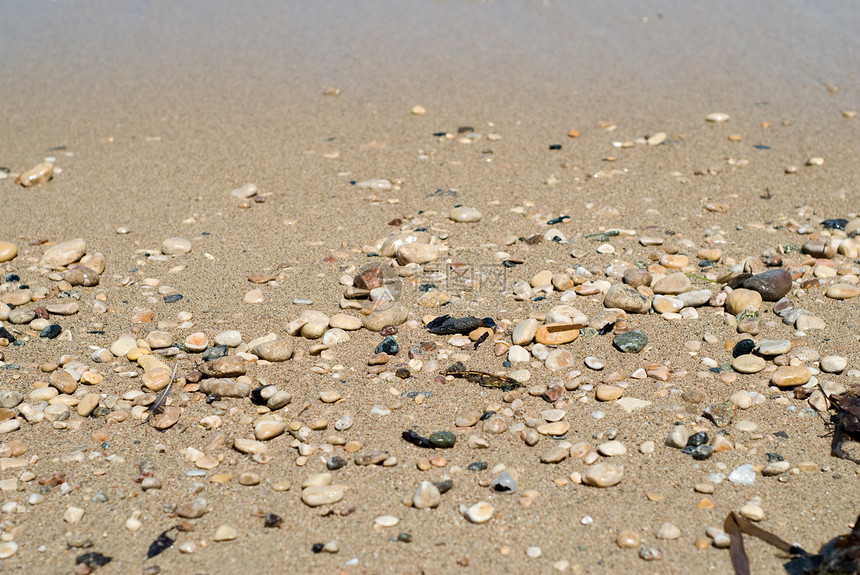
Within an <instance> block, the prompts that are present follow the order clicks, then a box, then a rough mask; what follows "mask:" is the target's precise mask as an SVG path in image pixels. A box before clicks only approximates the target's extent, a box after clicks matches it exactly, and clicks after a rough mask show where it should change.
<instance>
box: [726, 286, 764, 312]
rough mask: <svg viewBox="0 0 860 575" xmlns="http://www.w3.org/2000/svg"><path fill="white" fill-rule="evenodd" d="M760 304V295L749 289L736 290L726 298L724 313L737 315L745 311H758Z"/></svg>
mask: <svg viewBox="0 0 860 575" xmlns="http://www.w3.org/2000/svg"><path fill="white" fill-rule="evenodd" d="M761 304H762V297H761V294H760V293H758V292H757V291H753V290H750V289H744V288H738V289H736V290H734V291H732V293H730V294H729V295H728V297H727V298H726V311H727V312H729V313H730V314H732V315H738V314H739V313H742V312H744V311H746V310H750V309H751V310H754V311H758V309H759V308H760V307H761Z"/></svg>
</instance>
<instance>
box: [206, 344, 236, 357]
mask: <svg viewBox="0 0 860 575" xmlns="http://www.w3.org/2000/svg"><path fill="white" fill-rule="evenodd" d="M229 352H230V348H229V347H227V346H226V345H213V346H212V347H207V348H206V349H205V350H203V361H212V360H213V359H218V358H219V357H224V356H225V355H227V354H228V353H229Z"/></svg>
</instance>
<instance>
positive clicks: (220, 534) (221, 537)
mask: <svg viewBox="0 0 860 575" xmlns="http://www.w3.org/2000/svg"><path fill="white" fill-rule="evenodd" d="M238 536H239V531H237V530H236V528H235V527H231V526H230V525H221V526H220V527H218V529H216V530H215V535H214V536H213V537H212V540H213V541H233V540H234V539H236V537H238Z"/></svg>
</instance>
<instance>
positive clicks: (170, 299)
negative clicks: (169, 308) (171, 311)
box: [164, 293, 183, 303]
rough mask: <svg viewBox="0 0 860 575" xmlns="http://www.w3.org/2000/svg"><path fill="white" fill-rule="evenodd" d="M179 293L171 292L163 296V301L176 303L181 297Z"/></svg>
mask: <svg viewBox="0 0 860 575" xmlns="http://www.w3.org/2000/svg"><path fill="white" fill-rule="evenodd" d="M182 297H183V296H182V294H181V293H172V294H170V295H166V296H164V303H176V302H178V301H179V300H181V299H182Z"/></svg>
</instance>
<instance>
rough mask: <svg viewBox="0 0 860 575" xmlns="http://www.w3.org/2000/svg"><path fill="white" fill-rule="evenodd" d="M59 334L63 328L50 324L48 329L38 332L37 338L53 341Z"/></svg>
mask: <svg viewBox="0 0 860 575" xmlns="http://www.w3.org/2000/svg"><path fill="white" fill-rule="evenodd" d="M61 333H63V328H61V327H60V326H58V325H57V324H55V323H52V324H51V325H49V326H48V327H46V328H45V329H43V330H42V331H40V332H39V337H46V338H48V339H54V338H55V337H57V336H58V335H60V334H61Z"/></svg>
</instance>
